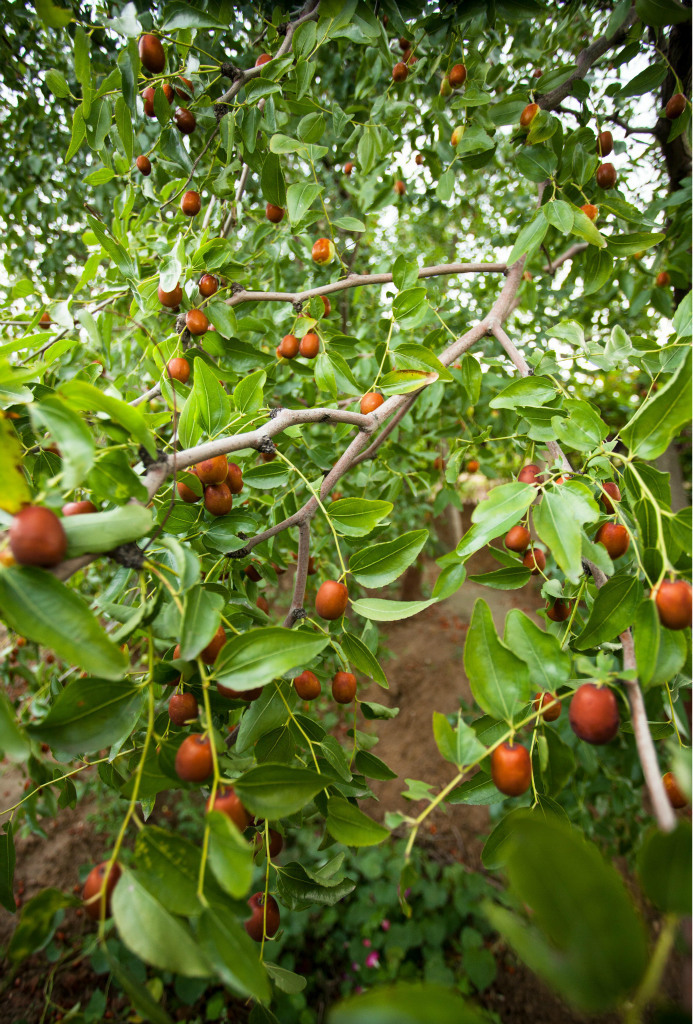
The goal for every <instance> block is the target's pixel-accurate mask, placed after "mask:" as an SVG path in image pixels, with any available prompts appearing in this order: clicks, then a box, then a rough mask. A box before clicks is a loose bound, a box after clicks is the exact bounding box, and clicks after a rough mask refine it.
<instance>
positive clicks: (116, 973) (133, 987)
mask: <svg viewBox="0 0 693 1024" xmlns="http://www.w3.org/2000/svg"><path fill="white" fill-rule="evenodd" d="M105 955H106V959H107V961H108V965H109V967H110V970H111V974H112V975H113V977H114V978H115V980H116V981H117V982H118V984H119V985H120V986H121V988H122V989H123V991H124V992H127V994H128V996H129V997H130V1001H131V1003H132V1005H133V1008H134V1009H135V1010H136V1011H137V1013H138V1014H139V1015H140V1017H141V1018H142V1020H147V1021H150V1024H173V1019H172V1018H171V1017H169V1015H168V1014H167V1013H166V1010H164V1008H163V1006H160V1005H159V1003H157V1001H156V1000H155V999H154V997H153V996H152V995H151V993H150V991H149V989H148V988H147V987H146V985H142V984H140V982H139V981H137V980H136V979H135V978H134V977H133V976H132V975H131V974H130V973H129V972H128V971H126V970H125V969H124V968H123V967H122V966H121V964H120V963H119V962H118V960H116V959H115V957H113V956H112V955H111V954H110V952H109V950H108V946H106V947H105Z"/></svg>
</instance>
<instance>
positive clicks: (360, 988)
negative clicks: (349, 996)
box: [354, 985, 366, 996]
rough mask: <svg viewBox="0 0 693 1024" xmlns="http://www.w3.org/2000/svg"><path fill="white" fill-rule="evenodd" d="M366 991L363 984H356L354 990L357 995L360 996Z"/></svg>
mask: <svg viewBox="0 0 693 1024" xmlns="http://www.w3.org/2000/svg"><path fill="white" fill-rule="evenodd" d="M365 991H366V990H365V988H364V987H363V985H357V986H356V988H355V989H354V992H355V993H356V995H357V996H360V995H361V993H362V992H365Z"/></svg>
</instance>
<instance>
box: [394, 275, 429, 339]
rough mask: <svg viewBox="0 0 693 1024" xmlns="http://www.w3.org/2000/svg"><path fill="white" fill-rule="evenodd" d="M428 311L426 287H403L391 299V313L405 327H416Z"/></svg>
mask: <svg viewBox="0 0 693 1024" xmlns="http://www.w3.org/2000/svg"><path fill="white" fill-rule="evenodd" d="M427 311H428V302H427V301H426V288H425V287H423V286H421V285H418V286H416V287H414V288H405V289H404V291H402V292H399V293H398V294H397V295H396V296H395V297H394V299H393V301H392V315H393V316H394V318H395V320H397V321H398V323H399V324H400V325H401V326H402V327H403V328H405V329H408V328H411V327H416V326H417V325H418V324H419V323H421V320H422V319H423V315H425V314H426V312H427Z"/></svg>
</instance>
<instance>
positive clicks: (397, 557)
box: [349, 530, 428, 587]
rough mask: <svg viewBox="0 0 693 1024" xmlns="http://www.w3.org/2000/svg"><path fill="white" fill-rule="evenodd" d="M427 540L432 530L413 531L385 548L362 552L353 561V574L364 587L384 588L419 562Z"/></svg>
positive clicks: (387, 543) (351, 565)
mask: <svg viewBox="0 0 693 1024" xmlns="http://www.w3.org/2000/svg"><path fill="white" fill-rule="evenodd" d="M427 538H428V530H412V531H411V533H404V534H402V536H401V537H397V538H396V539H395V540H391V541H386V542H385V543H384V544H373V545H372V546H371V547H368V548H361V550H360V551H357V552H356V553H355V554H353V555H352V556H351V558H350V559H349V572H350V573H351V574H352V576H353V577H354V579H356V580H358V582H359V583H361V584H362V585H363V586H364V587H384V586H386V585H387V584H388V583H392V582H393V581H394V580H396V579H398V578H399V577H400V576H401V575H402V573H403V572H404V571H405V569H407V568H408V567H409V566H410V565H411V564H412V562H414V561H416V558H417V555H418V554H419V552H420V551H421V549H422V547H423V546H424V544H425V543H426V540H427Z"/></svg>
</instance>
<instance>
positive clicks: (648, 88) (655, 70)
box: [618, 5, 667, 99]
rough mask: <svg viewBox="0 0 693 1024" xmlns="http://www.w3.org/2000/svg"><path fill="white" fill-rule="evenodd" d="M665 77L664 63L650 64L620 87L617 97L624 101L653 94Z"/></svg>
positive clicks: (665, 67) (665, 68)
mask: <svg viewBox="0 0 693 1024" xmlns="http://www.w3.org/2000/svg"><path fill="white" fill-rule="evenodd" d="M636 6H637V5H636ZM666 77H667V66H666V64H665V63H664V61H660V62H659V63H658V64H650V66H649V67H646V68H645V70H644V71H640V72H639V73H638V74H637V75H636V76H635V78H631V80H630V82H626V84H625V85H624V86H622V87H621V89H620V91H619V93H618V95H619V97H622V98H624V99H625V98H626V97H628V96H642V95H643V93H646V92H654V90H655V89H656V88H657V87H658V86H659V85H661V84H662V82H663V81H664V79H665V78H666Z"/></svg>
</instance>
